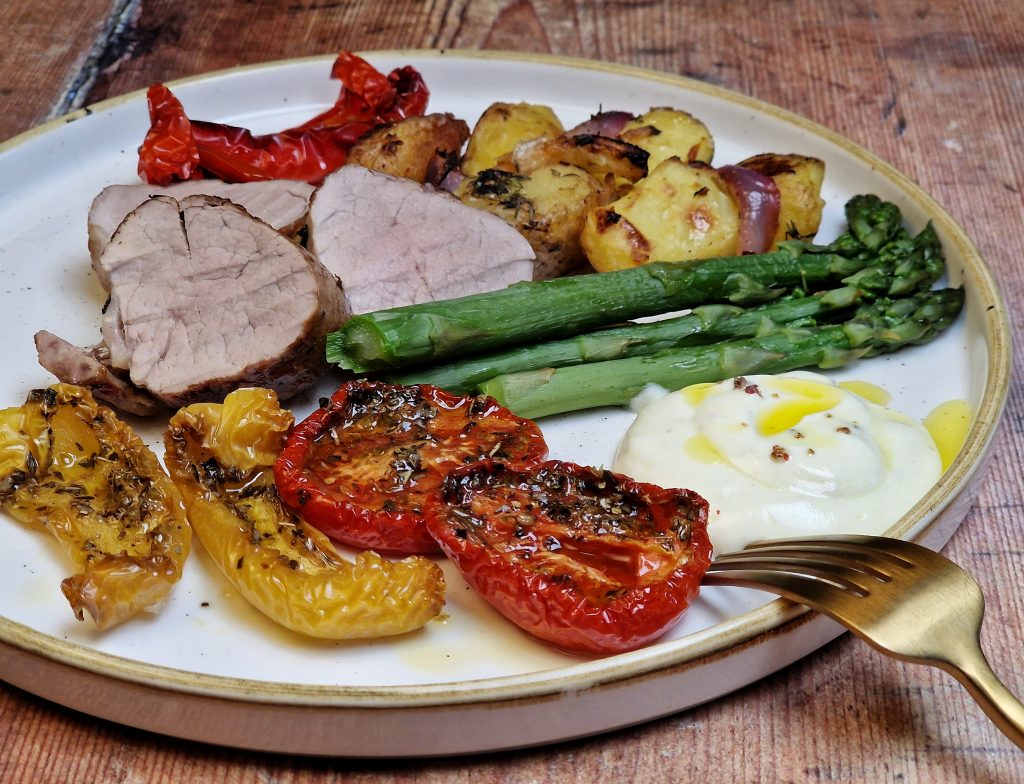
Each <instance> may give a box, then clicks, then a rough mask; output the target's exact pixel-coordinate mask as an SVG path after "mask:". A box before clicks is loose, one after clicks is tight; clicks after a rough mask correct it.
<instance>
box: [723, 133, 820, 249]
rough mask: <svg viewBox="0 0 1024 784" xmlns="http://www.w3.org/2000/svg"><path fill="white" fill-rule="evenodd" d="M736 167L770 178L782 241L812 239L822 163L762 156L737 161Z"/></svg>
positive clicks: (778, 237)
mask: <svg viewBox="0 0 1024 784" xmlns="http://www.w3.org/2000/svg"><path fill="white" fill-rule="evenodd" d="M738 165H739V166H742V167H744V168H746V169H753V170H754V171H756V172H760V173H761V174H764V175H766V176H768V177H771V178H772V179H773V180H774V181H775V184H776V185H777V186H778V188H779V202H780V204H779V229H778V231H777V232H776V234H775V243H776V245H777V244H778V243H779V242H781V241H782V240H792V239H813V238H814V235H815V234H817V233H818V227H819V226H820V225H821V211H822V209H824V207H825V202H824V201H823V200H822V198H821V184H822V182H823V181H824V179H825V162H824V161H822V160H820V159H818V158H811V157H808V156H806V155H795V154H789V155H776V154H775V153H762V154H761V155H755V156H753V157H751V158H747V159H746V160H743V161H740V162H739V164H738Z"/></svg>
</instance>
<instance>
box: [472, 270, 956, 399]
mask: <svg viewBox="0 0 1024 784" xmlns="http://www.w3.org/2000/svg"><path fill="white" fill-rule="evenodd" d="M962 306H963V291H962V290H961V289H940V290H937V291H928V292H923V293H920V294H916V295H914V296H912V297H904V298H901V299H895V300H890V299H888V298H885V299H880V300H878V301H877V302H874V303H870V304H868V305H862V306H861V307H860V308H858V310H857V312H856V314H855V315H854V317H853V318H851V319H850V320H849V321H847V322H846V323H844V324H833V325H829V326H823V327H813V328H783V329H781V330H779V331H778V332H775V333H773V334H770V335H765V336H763V337H758V338H751V339H747V340H733V341H724V342H721V343H714V344H711V345H707V346H697V347H693V348H683V349H677V350H672V351H664V352H661V353H660V354H655V355H652V356H644V357H633V358H629V359H617V360H610V361H607V362H592V363H589V364H585V365H575V366H572V367H565V368H559V369H552V368H547V369H543V370H533V371H527V372H523V373H512V374H509V375H504V376H497V377H496V378H492V379H490V380H488V381H485V382H484V383H482V384H480V386H479V390H480V392H482V393H484V394H487V395H491V396H492V397H494V398H496V399H497V401H498V402H499V403H501V404H502V405H504V406H507V407H508V408H510V409H511V410H512V411H514V412H515V413H516V414H519V415H520V416H525V417H530V418H537V417H542V416H548V415H550V414H558V413H563V412H565V411H574V410H577V409H583V408H594V407H597V406H608V405H622V404H625V403H628V402H629V401H630V400H631V399H632V398H633V397H635V396H636V395H637V394H638V393H639V392H640V390H641V389H642V388H643V387H644V385H645V384H648V383H655V384H660V385H662V386H664V387H667V388H669V389H681V388H682V387H685V386H689V385H690V384H698V383H702V382H710V381H721V380H723V379H726V378H730V377H732V376H740V375H751V374H754V373H782V372H785V371H787V370H796V369H798V368H803V367H812V366H818V367H820V368H835V367H840V366H842V365H845V364H847V363H849V362H851V361H853V360H855V359H857V358H859V357H865V356H874V355H876V354H882V353H887V352H890V351H895V350H896V349H898V348H900V347H902V346H905V345H911V344H917V343H925V342H927V341H929V340H931V339H932V338H933V337H935V335H937V334H938V333H939V332H941V331H942V330H943V329H945V328H946V327H948V326H949V325H950V324H951V323H952V322H953V320H954V319H955V318H956V316H957V314H958V313H959V312H960V309H961V307H962Z"/></svg>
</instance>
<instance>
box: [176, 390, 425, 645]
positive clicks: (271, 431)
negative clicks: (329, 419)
mask: <svg viewBox="0 0 1024 784" xmlns="http://www.w3.org/2000/svg"><path fill="white" fill-rule="evenodd" d="M292 423H293V418H292V415H291V414H290V413H288V412H287V411H284V410H282V409H281V408H280V406H279V405H278V402H277V395H276V394H275V393H274V392H272V391H270V390H267V389H240V390H238V391H236V392H232V393H231V394H230V395H228V396H227V398H225V400H224V403H223V404H220V403H200V404H197V405H193V406H189V407H188V408H183V409H181V410H180V411H178V413H177V414H175V415H174V416H173V417H172V418H171V421H170V424H169V426H168V429H167V434H166V435H165V437H164V441H165V445H166V448H167V451H166V454H165V456H164V462H165V463H166V464H167V468H168V470H169V471H170V473H171V478H172V479H173V480H174V482H175V483H176V484H177V486H178V488H179V489H180V490H181V492H182V495H183V496H184V498H185V505H186V507H187V508H188V516H189V520H190V521H191V523H192V527H193V529H194V530H195V532H196V535H197V536H198V537H199V541H200V542H202V544H203V547H205V548H206V550H207V552H209V554H210V555H211V556H212V557H213V560H214V561H215V562H216V563H217V565H218V566H219V567H220V569H221V571H223V573H224V575H225V577H227V579H228V581H229V582H230V583H231V584H232V585H233V586H234V587H235V588H236V589H237V590H238V592H239V593H240V594H241V595H242V596H243V597H245V599H246V600H247V601H248V602H249V603H250V604H252V605H253V606H254V607H255V608H256V609H258V610H259V611H260V612H262V613H263V614H264V615H266V616H267V617H269V618H270V619H272V620H274V621H276V622H277V623H279V624H281V625H282V626H285V627H287V628H289V629H292V630H293V631H296V632H300V633H302V634H307V635H310V636H312V637H322V638H327V639H353V638H360V637H383V636H386V635H391V634H401V633H403V632H408V631H412V630H413V629H417V628H419V627H420V626H422V625H423V624H425V623H426V622H427V621H429V620H430V619H431V618H434V617H435V616H436V615H437V614H438V613H439V612H440V611H441V607H442V606H443V605H444V590H445V585H444V576H443V575H442V573H441V570H440V568H439V567H438V566H437V564H435V563H433V562H432V561H430V560H429V559H426V558H422V557H412V558H406V559H405V560H402V561H398V562H392V561H388V560H385V559H384V558H382V557H381V556H380V555H378V554H377V553H374V552H372V551H366V552H363V553H360V554H359V555H358V556H357V557H356V559H355V561H354V562H349V561H346V560H343V559H342V558H341V557H340V556H338V554H337V553H336V552H335V550H334V548H333V546H332V545H331V543H330V540H329V539H327V537H326V536H324V535H323V534H321V533H320V532H319V531H317V530H316V529H315V528H313V527H312V526H310V525H308V524H307V523H305V522H303V521H302V520H300V519H299V518H298V517H296V516H295V515H294V514H293V513H292V512H290V511H288V510H287V509H286V508H285V506H284V505H283V504H282V503H281V501H280V499H279V497H278V494H277V490H276V488H275V486H274V470H273V467H274V460H275V459H276V458H277V455H278V453H279V452H280V450H281V447H282V446H283V445H284V440H285V437H286V436H287V434H288V430H289V429H290V428H291V426H292Z"/></svg>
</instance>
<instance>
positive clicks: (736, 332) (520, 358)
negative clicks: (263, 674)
mask: <svg viewBox="0 0 1024 784" xmlns="http://www.w3.org/2000/svg"><path fill="white" fill-rule="evenodd" d="M861 295H862V292H861V291H860V289H856V288H853V287H850V286H845V287H843V288H840V289H832V290H831V291H827V292H824V293H823V294H820V295H815V296H810V297H808V296H792V295H791V296H790V297H787V298H785V299H783V300H782V301H780V302H774V303H772V304H770V305H762V306H761V307H757V308H749V309H743V308H740V307H738V306H736V305H701V306H700V307H697V308H694V309H693V310H692V311H690V312H689V313H688V314H686V315H685V316H678V317H676V318H669V319H664V320H662V321H655V322H652V323H649V324H634V323H629V324H626V325H623V326H621V327H612V328H610V329H602V330H598V331H596V332H587V333H584V334H583V335H577V336H575V337H571V338H565V339H563V340H550V341H546V342H543V343H535V344H532V345H527V346H517V347H515V348H511V349H507V350H505V351H499V352H495V353H493V354H486V355H483V356H472V357H468V358H466V359H462V360H457V361H455V362H451V363H448V364H445V365H433V366H430V367H426V368H414V369H411V370H406V371H404V372H400V373H389V374H387V375H385V376H384V378H385V379H386V380H387V381H390V382H392V383H395V384H433V385H434V386H438V387H441V388H442V389H447V390H448V391H449V392H456V393H459V394H474V393H475V392H476V391H477V388H478V386H479V385H480V384H481V383H483V382H484V381H486V380H487V379H489V378H494V377H495V376H500V375H505V374H508V373H522V372H524V371H527V370H539V369H542V368H556V367H567V366H569V365H580V364H583V363H585V362H603V361H607V360H612V359H623V358H626V357H637V356H643V355H646V354H656V353H658V352H659V351H665V350H667V349H672V348H685V347H687V346H699V345H704V344H707V343H714V342H716V341H719V340H733V339H737V338H747V337H755V336H761V335H766V334H769V333H771V332H773V331H776V330H778V329H780V328H781V327H782V326H783V325H790V326H798V325H805V326H813V325H814V324H815V323H816V322H817V320H833V319H832V318H831V317H832V316H833V315H834V314H838V313H843V312H844V311H848V310H849V309H850V308H852V307H853V306H854V304H856V302H857V301H858V300H859V299H860V297H861Z"/></svg>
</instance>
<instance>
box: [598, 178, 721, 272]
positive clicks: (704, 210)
mask: <svg viewBox="0 0 1024 784" xmlns="http://www.w3.org/2000/svg"><path fill="white" fill-rule="evenodd" d="M739 226H740V214H739V206H738V205H737V204H736V201H735V200H734V199H733V197H732V195H731V194H730V192H729V189H728V187H727V186H726V184H725V182H724V181H723V180H722V178H721V176H720V175H719V174H718V172H716V171H715V170H714V169H712V168H711V167H710V166H708V165H707V164H704V163H699V162H693V163H684V162H683V161H681V160H679V158H669V159H667V160H665V161H663V162H662V163H661V165H660V166H658V167H657V168H656V169H655V170H654V171H652V172H651V173H650V174H649V175H648V176H647V177H645V178H644V179H642V180H640V182H638V183H637V184H636V185H635V186H634V187H633V189H632V190H631V191H630V192H629V193H627V194H626V195H625V196H623V197H622V198H621V199H619V200H618V201H615V202H613V203H612V204H610V205H608V206H606V207H597V208H595V209H593V210H591V211H590V213H589V214H588V215H587V220H586V223H585V224H584V227H583V233H582V235H581V237H580V241H581V243H582V245H583V250H584V252H585V253H586V255H587V260H588V261H589V262H590V264H591V266H593V267H594V269H596V270H597V271H599V272H607V271H610V270H617V269H628V268H629V267H638V266H640V265H642V264H647V263H648V262H652V261H682V260H685V259H704V258H710V257H712V256H731V255H735V254H736V253H737V252H738V248H739Z"/></svg>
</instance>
